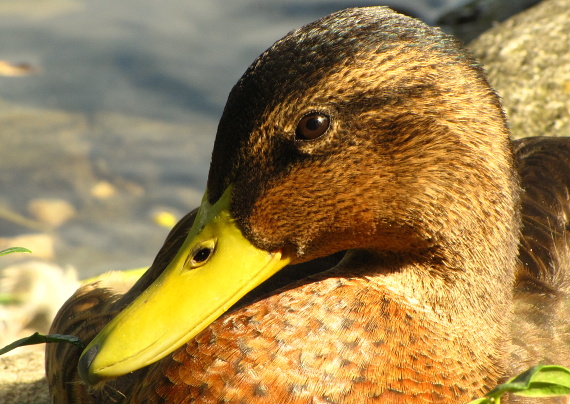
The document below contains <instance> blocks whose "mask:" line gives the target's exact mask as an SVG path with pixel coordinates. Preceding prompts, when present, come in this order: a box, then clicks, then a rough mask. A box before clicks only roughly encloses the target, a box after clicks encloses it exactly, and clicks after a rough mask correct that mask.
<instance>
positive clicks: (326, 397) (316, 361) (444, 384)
mask: <svg viewBox="0 0 570 404" xmlns="http://www.w3.org/2000/svg"><path fill="white" fill-rule="evenodd" d="M568 156H570V142H568V141H567V139H525V140H522V141H519V142H516V143H515V144H513V143H511V141H510V139H509V130H508V128H507V122H506V118H505V114H504V113H503V110H502V108H501V104H500V101H499V98H498V96H497V95H496V94H495V92H494V91H493V90H492V89H491V88H490V86H489V84H488V83H487V80H486V79H485V76H484V73H483V71H482V69H481V68H480V67H479V65H478V64H477V63H476V62H475V61H474V60H473V59H472V58H471V57H470V56H469V55H468V54H467V53H466V51H464V50H463V49H462V47H461V46H460V45H459V44H458V42H457V41H455V40H454V39H453V38H451V37H450V36H447V35H445V34H443V33H442V32H441V31H439V30H438V29H435V28H431V27H428V26H426V25H424V24H423V23H421V22H419V21H417V20H415V19H412V18H409V17H405V16H403V15H400V14H397V13H395V12H393V11H391V10H389V9H388V8H384V7H372V8H356V9H348V10H345V11H341V12H337V13H334V14H331V15H329V16H327V17H324V18H323V19H320V20H318V21H316V22H313V23H311V24H308V25H306V26H304V27H302V28H300V29H298V30H296V31H293V32H291V33H289V34H288V35H287V36H285V37H284V38H283V39H281V40H279V41H277V42H276V43H275V44H274V45H273V46H272V47H271V48H269V50H267V51H266V52H264V53H263V54H262V55H261V56H260V57H259V58H258V59H257V60H256V61H255V62H254V63H253V64H252V65H251V66H250V67H249V69H248V70H247V71H246V72H245V74H244V75H243V76H242V78H241V79H240V80H239V81H238V83H237V84H236V85H235V87H234V88H233V89H232V91H231V92H230V95H229V98H228V102H227V105H226V107H225V110H224V113H223V115H222V118H221V120H220V124H219V127H218V133H217V137H216V141H215V145H214V150H213V155H212V161H211V168H210V174H209V177H208V183H207V190H206V192H205V195H204V199H203V201H202V204H201V206H200V208H199V209H198V210H195V211H193V212H191V213H189V214H188V215H187V216H186V217H185V218H183V219H182V220H181V221H180V222H179V223H178V224H177V226H176V227H175V228H174V229H173V230H172V231H171V233H170V235H169V236H168V238H167V240H166V242H165V244H164V246H163V247H162V249H161V250H160V252H159V253H158V255H157V257H156V259H155V261H154V263H153V265H152V266H151V267H150V269H149V270H148V271H147V272H146V273H145V274H144V275H143V276H142V277H141V278H140V280H138V282H137V283H136V284H134V285H133V286H132V288H130V289H129V287H130V285H129V284H126V283H125V282H121V281H120V279H119V282H118V283H117V282H116V277H115V276H113V275H111V276H109V277H108V278H106V279H104V280H102V281H100V282H97V283H93V284H90V285H87V286H84V287H83V288H81V289H79V290H78V291H77V292H76V293H75V295H74V296H73V297H72V298H71V299H70V300H69V301H68V302H67V303H66V304H65V305H64V306H63V307H62V309H61V310H60V312H59V314H58V316H57V318H56V319H55V321H54V323H53V326H52V330H51V332H52V333H65V334H73V335H77V336H79V337H80V338H82V339H83V340H84V341H87V342H88V343H89V344H88V346H87V347H86V348H85V350H84V351H83V352H82V353H81V352H79V350H77V349H76V348H74V347H71V346H64V345H49V346H48V348H47V356H46V361H47V375H48V379H49V383H50V388H51V393H52V397H53V400H54V402H57V403H79V402H111V401H113V400H115V401H122V402H128V403H164V402H167V403H190V402H200V403H222V402H223V403H367V402H382V403H420V402H421V403H424V402H432V403H462V402H468V401H469V400H471V399H473V398H476V397H478V396H481V395H483V394H484V393H486V392H487V391H488V390H490V389H491V388H493V387H494V386H495V385H496V384H497V383H499V382H501V381H503V380H505V378H507V377H509V376H510V375H512V374H513V373H516V372H518V371H519V370H522V369H525V368H527V367H528V366H530V365H533V364H536V363H538V362H541V363H547V362H551V361H556V362H557V363H558V364H562V365H563V364H565V363H564V362H566V363H568V362H569V358H570V356H569V355H568V354H567V353H568V351H567V349H566V346H568V345H567V342H568V336H567V335H566V334H564V333H563V332H562V331H561V330H563V329H564V327H563V325H564V324H563V319H561V320H558V319H559V318H560V317H559V316H558V312H559V311H560V310H561V309H562V308H563V306H564V304H565V297H566V295H567V289H568V279H567V268H568V257H570V254H569V253H568V245H569V244H568V241H569V238H568V220H567V218H568V212H569V209H570V206H569V203H568V186H569V184H570V161H569V157H568ZM517 173H519V174H520V176H521V180H520V181H519V175H518V174H517ZM523 225H524V227H522V229H523V230H522V231H523V232H522V233H521V226H523ZM521 240H522V241H521ZM519 250H520V252H519ZM519 257H520V258H519ZM127 290H128V291H127ZM559 322H560V323H561V324H558V323H559ZM559 326H560V327H559Z"/></svg>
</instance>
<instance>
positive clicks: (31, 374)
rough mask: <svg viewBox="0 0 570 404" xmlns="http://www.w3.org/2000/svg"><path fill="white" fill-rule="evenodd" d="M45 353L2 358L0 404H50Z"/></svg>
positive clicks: (0, 358)
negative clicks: (45, 369) (45, 370)
mask: <svg viewBox="0 0 570 404" xmlns="http://www.w3.org/2000/svg"><path fill="white" fill-rule="evenodd" d="M44 373H45V372H44V352H43V351H41V352H26V353H22V354H17V355H11V356H1V357H0V403H2V404H49V403H51V399H50V397H49V390H48V385H47V380H46V378H45V374H44Z"/></svg>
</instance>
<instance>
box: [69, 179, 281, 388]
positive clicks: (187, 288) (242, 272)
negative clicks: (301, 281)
mask: <svg viewBox="0 0 570 404" xmlns="http://www.w3.org/2000/svg"><path fill="white" fill-rule="evenodd" d="M229 206H230V188H228V189H227V190H226V192H225V193H224V195H223V196H222V197H221V198H220V199H219V200H218V202H216V203H215V204H214V205H210V204H209V203H208V201H207V198H206V197H204V199H203V201H202V205H201V207H200V210H199V212H198V215H197V217H196V220H195V222H194V225H193V226H192V229H191V230H190V233H189V234H188V237H187V238H186V241H185V242H184V244H183V245H182V247H181V249H180V250H179V251H178V253H177V255H176V257H175V258H174V260H173V261H172V262H171V263H170V264H169V265H168V267H167V268H166V269H165V270H164V272H163V273H162V274H161V275H160V277H159V278H158V279H157V280H156V281H155V282H154V283H153V284H152V285H151V286H149V287H148V289H146V290H145V291H144V292H143V293H142V294H141V295H140V296H139V297H138V298H137V299H136V300H134V301H133V302H132V303H131V304H130V305H129V306H128V307H127V308H126V309H125V310H123V311H122V312H121V313H120V314H119V315H118V316H117V317H115V318H114V319H113V320H112V321H111V322H110V323H109V324H108V325H107V326H106V327H105V328H104V329H103V330H102V331H101V332H100V333H99V334H98V335H97V336H96V337H95V338H94V339H93V341H92V342H91V343H90V344H89V345H88V346H87V348H85V350H84V351H83V354H82V355H81V358H80V360H79V373H80V374H81V377H82V378H83V380H84V381H86V382H87V383H89V384H92V385H94V384H96V383H98V382H100V381H102V380H105V379H110V378H114V377H118V376H121V375H124V374H127V373H129V372H132V371H135V370H137V369H140V368H142V367H144V366H147V365H149V364H151V363H153V362H156V361H157V360H159V359H162V358H163V357H165V356H166V355H168V354H169V353H171V352H173V351H174V350H176V349H177V348H179V347H180V346H182V345H183V344H184V343H186V342H187V341H189V340H190V339H191V338H193V337H195V336H196V335H197V334H198V333H199V332H201V331H202V330H204V328H206V327H207V326H208V325H209V324H210V323H212V322H213V321H214V320H216V319H217V318H218V317H219V316H221V315H222V314H223V313H224V312H225V311H226V310H228V309H229V308H230V307H231V306H232V305H233V304H234V303H236V302H237V301H238V300H239V299H240V298H242V297H243V296H244V295H245V294H246V293H247V292H249V291H250V290H252V289H253V288H255V287H256V286H258V285H259V284H261V283H262V282H263V281H265V280H266V279H268V278H269V277H270V276H272V275H273V274H275V273H276V272H277V271H279V270H280V269H281V268H283V267H284V266H285V265H287V264H288V263H289V261H290V260H289V258H288V257H284V256H282V253H281V251H274V252H268V251H264V250H260V249H258V248H256V247H254V246H253V245H252V244H251V243H250V242H249V241H248V240H247V239H246V238H245V237H244V236H243V234H242V232H241V230H240V229H239V228H238V227H237V225H236V223H235V221H234V220H233V218H232V217H231V215H230V213H229Z"/></svg>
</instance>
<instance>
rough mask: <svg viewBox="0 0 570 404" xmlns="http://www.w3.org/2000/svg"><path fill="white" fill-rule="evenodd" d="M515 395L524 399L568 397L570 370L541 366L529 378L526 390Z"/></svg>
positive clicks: (569, 393)
mask: <svg viewBox="0 0 570 404" xmlns="http://www.w3.org/2000/svg"><path fill="white" fill-rule="evenodd" d="M515 394H516V395H518V396H525V397H554V396H561V395H570V370H568V369H566V368H564V367H562V366H554V365H547V366H542V367H541V368H540V369H538V370H537V371H536V372H535V373H534V374H533V375H532V376H531V379H530V383H529V386H528V388H527V389H525V390H522V391H519V392H516V393H515Z"/></svg>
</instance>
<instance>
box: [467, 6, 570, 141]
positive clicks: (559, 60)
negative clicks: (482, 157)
mask: <svg viewBox="0 0 570 404" xmlns="http://www.w3.org/2000/svg"><path fill="white" fill-rule="evenodd" d="M469 47H470V48H471V50H472V51H473V52H474V53H475V56H477V58H479V59H480V60H481V62H482V63H483V65H484V67H485V70H486V71H487V76H488V77H489V81H490V82H491V85H492V86H493V87H495V89H496V90H497V91H498V92H499V94H500V95H501V97H502V99H503V104H504V107H505V110H506V111H507V115H508V116H509V120H510V125H511V130H512V133H513V137H515V138H520V137H526V136H570V0H545V1H543V2H542V3H540V4H538V5H537V6H535V7H533V8H531V9H529V10H526V11H524V12H522V13H521V14H518V15H516V16H515V17H513V18H511V19H509V20H507V21H505V22H504V23H502V24H500V25H498V26H496V27H494V28H492V29H490V30H489V31H487V32H485V33H484V34H483V35H481V36H480V37H479V38H477V39H476V40H475V41H473V42H472V43H471V44H470V45H469Z"/></svg>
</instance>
